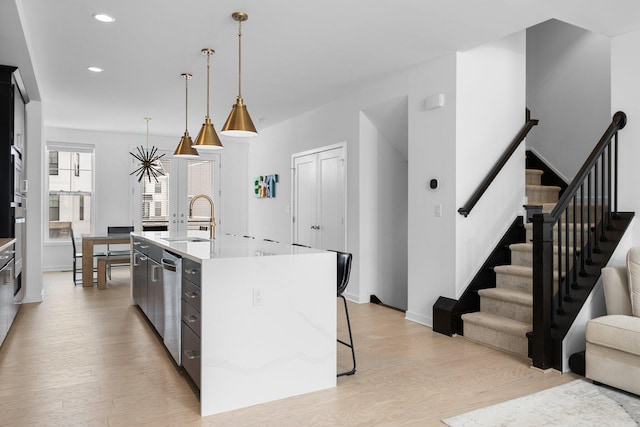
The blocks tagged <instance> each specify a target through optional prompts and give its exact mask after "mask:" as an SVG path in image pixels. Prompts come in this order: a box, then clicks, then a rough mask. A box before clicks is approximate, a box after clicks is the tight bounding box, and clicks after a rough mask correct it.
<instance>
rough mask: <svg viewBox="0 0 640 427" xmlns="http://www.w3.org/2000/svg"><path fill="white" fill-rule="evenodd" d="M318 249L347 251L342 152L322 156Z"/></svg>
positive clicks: (319, 180) (327, 152)
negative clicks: (345, 244)
mask: <svg viewBox="0 0 640 427" xmlns="http://www.w3.org/2000/svg"><path fill="white" fill-rule="evenodd" d="M318 165H319V170H318V177H319V179H318V182H317V188H318V199H317V200H318V202H317V203H318V207H317V218H318V222H317V227H318V228H317V229H316V230H315V232H316V236H317V239H316V245H317V246H316V247H317V248H320V249H334V250H344V247H343V246H344V179H343V169H344V161H343V159H342V148H336V149H334V150H329V151H323V152H321V153H318Z"/></svg>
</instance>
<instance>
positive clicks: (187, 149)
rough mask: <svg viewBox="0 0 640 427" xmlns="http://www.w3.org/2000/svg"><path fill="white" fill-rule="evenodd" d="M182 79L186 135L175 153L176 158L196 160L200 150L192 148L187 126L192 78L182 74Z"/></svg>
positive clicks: (189, 75)
mask: <svg viewBox="0 0 640 427" xmlns="http://www.w3.org/2000/svg"><path fill="white" fill-rule="evenodd" d="M180 77H182V78H183V79H184V91H185V97H184V99H185V102H184V104H185V108H184V135H182V138H180V142H179V143H178V147H177V148H176V151H175V152H174V153H173V156H174V157H183V158H187V159H192V158H196V157H198V150H196V149H195V148H193V147H192V145H193V141H191V137H190V136H189V130H188V125H187V117H188V116H189V114H188V108H189V89H188V87H187V86H188V82H189V79H190V78H191V77H192V76H191V74H189V73H182V74H180Z"/></svg>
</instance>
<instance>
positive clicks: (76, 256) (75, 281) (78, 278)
mask: <svg viewBox="0 0 640 427" xmlns="http://www.w3.org/2000/svg"><path fill="white" fill-rule="evenodd" d="M69 236H70V237H71V249H73V269H72V274H73V285H74V286H76V285H82V270H80V271H78V259H82V252H78V250H77V248H76V239H75V236H74V235H73V228H70V229H69ZM104 255H105V253H104V252H96V253H94V254H93V257H94V258H95V257H98V256H104ZM94 270H95V269H94ZM78 273H80V276H78Z"/></svg>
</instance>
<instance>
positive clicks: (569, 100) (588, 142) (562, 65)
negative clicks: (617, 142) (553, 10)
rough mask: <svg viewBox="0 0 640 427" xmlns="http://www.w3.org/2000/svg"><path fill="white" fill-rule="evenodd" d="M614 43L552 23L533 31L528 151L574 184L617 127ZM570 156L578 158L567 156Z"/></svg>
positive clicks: (529, 58) (529, 43)
mask: <svg viewBox="0 0 640 427" xmlns="http://www.w3.org/2000/svg"><path fill="white" fill-rule="evenodd" d="M610 58H611V41H610V39H609V38H608V37H605V36H603V35H600V34H597V33H592V32H589V31H587V30H584V29H582V28H578V27H575V26H573V25H570V24H567V23H564V22H561V21H557V20H550V21H546V22H543V23H542V24H539V25H536V26H534V27H531V28H530V29H528V30H527V106H528V107H529V108H530V109H531V115H532V117H533V118H535V119H539V120H540V124H539V125H538V126H537V127H536V128H534V130H533V131H532V132H531V133H530V136H529V137H528V138H527V147H528V148H531V149H532V150H533V151H534V152H535V153H536V154H538V155H539V156H540V157H542V158H543V159H546V160H547V162H548V164H550V165H551V166H552V167H553V168H554V169H555V171H556V172H558V173H559V174H560V176H562V177H564V178H565V180H566V181H567V182H568V181H570V180H571V179H572V178H573V177H574V176H575V174H576V173H577V172H578V170H579V169H580V167H581V166H582V164H583V163H584V161H585V160H586V159H587V157H588V156H589V153H590V152H591V150H592V149H593V147H595V145H596V143H597V142H598V140H599V139H600V137H601V136H602V134H603V133H604V131H605V129H606V128H607V126H608V125H609V123H611V118H612V116H611V114H610V100H611V86H610V84H609V82H610V81H611V67H610V66H611V63H610ZM567 153H572V154H571V155H567Z"/></svg>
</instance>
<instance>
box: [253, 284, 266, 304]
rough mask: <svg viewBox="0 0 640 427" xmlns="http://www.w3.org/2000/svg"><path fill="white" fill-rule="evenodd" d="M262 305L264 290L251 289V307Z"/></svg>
mask: <svg viewBox="0 0 640 427" xmlns="http://www.w3.org/2000/svg"><path fill="white" fill-rule="evenodd" d="M261 305H264V288H253V306H254V307H259V306H261Z"/></svg>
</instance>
